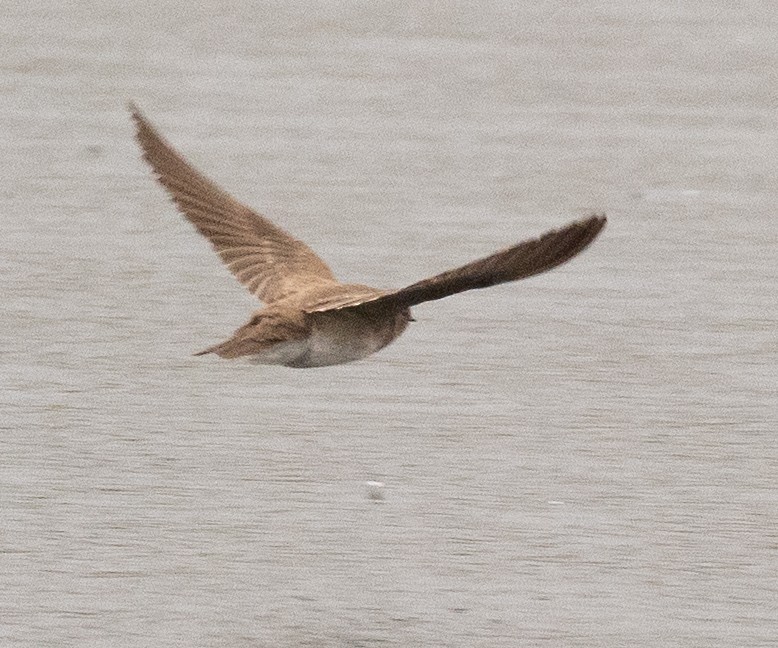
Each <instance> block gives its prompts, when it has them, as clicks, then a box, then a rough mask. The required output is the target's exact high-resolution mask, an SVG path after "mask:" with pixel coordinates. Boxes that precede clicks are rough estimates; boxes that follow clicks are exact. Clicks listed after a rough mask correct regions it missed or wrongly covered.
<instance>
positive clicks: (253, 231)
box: [130, 105, 335, 303]
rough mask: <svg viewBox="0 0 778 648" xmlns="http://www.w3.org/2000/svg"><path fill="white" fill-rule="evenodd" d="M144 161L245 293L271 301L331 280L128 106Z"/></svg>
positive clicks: (300, 246) (298, 246) (315, 260)
mask: <svg viewBox="0 0 778 648" xmlns="http://www.w3.org/2000/svg"><path fill="white" fill-rule="evenodd" d="M130 110H131V112H132V118H133V119H134V121H135V125H136V126H137V137H138V142H140V145H141V147H142V148H143V157H144V159H145V160H146V161H147V162H148V163H149V164H150V165H151V168H152V169H153V170H154V173H155V175H156V177H157V179H158V180H159V181H160V182H161V183H162V185H163V186H164V187H165V189H167V190H168V192H169V194H170V196H171V197H172V198H173V201H174V202H175V204H176V206H177V207H178V209H179V210H180V211H181V212H182V213H183V214H184V216H186V218H187V219H188V220H189V221H190V222H191V223H192V224H193V225H194V226H195V227H196V228H197V230H198V231H199V232H200V233H201V234H202V235H203V236H205V237H206V238H207V239H208V240H209V241H210V242H211V245H212V246H213V247H214V249H215V250H216V252H217V253H218V255H219V256H220V257H221V259H222V261H223V262H224V263H225V264H226V265H227V267H228V268H229V269H230V270H231V271H232V273H233V274H234V275H235V276H236V277H237V278H238V281H240V282H241V283H242V284H243V285H244V286H246V288H248V290H249V292H251V293H252V294H253V295H256V297H258V298H259V299H261V300H262V301H264V302H266V303H272V302H275V301H278V300H280V299H283V298H284V297H287V296H288V295H291V294H293V293H295V292H298V291H299V290H302V289H307V288H310V287H311V286H312V285H323V284H331V283H334V282H335V277H334V276H333V274H332V271H331V270H330V269H329V267H328V266H327V264H326V263H324V261H322V260H321V259H320V258H319V257H318V256H317V255H316V254H315V253H314V252H313V251H312V250H311V249H310V248H309V247H308V246H307V245H305V244H304V243H302V242H301V241H298V240H297V239H295V238H293V237H292V236H290V235H289V234H287V233H286V232H285V231H284V230H282V229H281V228H280V227H277V226H276V225H273V223H271V222H270V221H269V220H267V219H266V218H264V217H263V216H261V215H259V214H258V213H256V212H255V211H253V210H251V209H249V208H248V207H246V206H245V205H243V204H242V203H240V202H238V201H237V200H235V199H234V198H232V196H230V195H229V194H228V193H226V192H225V191H223V190H222V189H221V188H220V187H218V186H217V185H216V184H215V183H213V182H212V181H210V180H209V179H208V178H206V177H205V176H204V175H202V174H201V173H199V172H198V171H197V170H196V169H195V168H194V167H192V166H191V165H190V164H189V163H188V162H187V161H186V160H185V159H184V158H183V157H182V156H181V155H180V154H179V153H178V152H177V151H176V150H175V149H174V148H173V147H172V146H171V145H170V144H168V142H167V141H166V140H165V139H164V138H163V137H162V136H161V135H160V134H159V133H158V132H157V131H156V130H155V129H154V127H153V126H152V125H151V124H150V123H149V122H148V121H147V120H146V118H145V117H144V116H143V115H142V114H141V113H140V111H139V110H138V109H137V108H136V107H135V106H134V105H130Z"/></svg>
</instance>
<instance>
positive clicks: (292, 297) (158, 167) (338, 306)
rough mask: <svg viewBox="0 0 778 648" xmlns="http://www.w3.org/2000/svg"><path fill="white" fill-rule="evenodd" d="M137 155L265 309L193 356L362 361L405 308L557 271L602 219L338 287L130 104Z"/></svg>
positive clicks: (383, 341) (401, 319) (300, 247)
mask: <svg viewBox="0 0 778 648" xmlns="http://www.w3.org/2000/svg"><path fill="white" fill-rule="evenodd" d="M131 110H132V116H133V119H134V120H135V124H136V126H137V137H138V141H139V142H140V145H141V147H142V149H143V156H144V158H145V159H146V161H147V162H148V163H149V164H150V165H151V167H152V169H153V170H154V173H155V175H156V177H157V179H158V180H159V181H160V183H161V184H162V185H163V186H164V187H165V189H167V191H168V192H169V194H170V196H171V197H172V199H173V201H174V202H175V204H176V206H177V207H178V209H179V210H180V211H181V213H182V214H183V215H184V216H185V217H186V218H187V219H188V220H189V221H190V222H191V223H192V224H193V225H194V226H195V228H197V230H198V231H199V232H200V233H201V234H202V235H203V236H204V237H205V238H207V239H208V240H209V241H210V243H211V245H212V246H213V248H214V249H215V250H216V253H217V254H218V255H219V257H220V258H221V259H222V261H223V262H224V263H225V265H226V266H227V267H228V268H229V269H230V271H231V272H232V273H233V274H234V275H235V277H236V278H237V279H238V281H240V282H241V283H242V284H243V285H244V286H246V288H247V289H248V290H249V292H251V293H252V294H253V295H255V296H256V297H257V298H258V299H259V300H260V301H262V302H264V303H265V307H264V308H263V309H261V310H259V311H257V312H256V313H255V314H254V315H253V316H252V318H251V320H249V322H248V323H247V324H245V325H243V326H242V327H240V328H239V329H238V330H237V331H235V333H234V334H233V335H232V336H231V337H230V338H229V339H228V340H226V341H225V342H222V343H220V344H216V345H214V346H212V347H210V348H208V349H206V350H205V351H202V352H200V353H199V354H197V355H202V354H205V353H215V354H217V355H219V356H220V357H222V358H238V357H249V358H250V359H252V361H254V362H258V363H263V364H281V365H286V366H289V367H318V366H326V365H332V364H341V363H344V362H351V361H353V360H358V359H361V358H364V357H366V356H368V355H371V354H372V353H375V352H376V351H378V350H379V349H382V348H383V347H385V346H386V345H387V344H389V343H390V342H392V341H393V340H395V339H396V338H397V337H398V336H399V335H400V334H401V333H402V332H403V331H404V330H405V328H406V327H407V325H408V322H409V321H412V318H411V315H410V310H409V309H410V307H411V306H414V305H416V304H420V303H422V302H426V301H432V300H436V299H442V298H444V297H448V296H450V295H453V294H456V293H459V292H462V291H465V290H472V289H475V288H486V287H488V286H494V285H496V284H500V283H504V282H508V281H516V280H518V279H523V278H525V277H530V276H532V275H536V274H539V273H541V272H545V271H547V270H550V269H551V268H554V267H556V266H558V265H560V264H562V263H564V262H566V261H568V260H570V259H571V258H573V257H574V256H575V255H577V254H578V253H579V252H581V251H582V250H584V249H585V248H586V247H587V246H588V245H589V244H590V243H591V242H592V241H593V240H594V239H595V238H596V236H597V235H598V234H599V232H600V230H601V229H602V228H603V227H604V225H605V217H604V216H591V217H589V218H586V219H584V220H581V221H576V222H573V223H570V224H569V225H567V226H565V227H563V228H561V229H558V230H552V231H550V232H547V233H546V234H544V235H542V236H540V237H539V238H535V239H530V240H526V241H523V242H522V243H519V244H518V245H514V246H512V247H509V248H507V249H505V250H502V251H501V252H497V253H495V254H492V255H490V256H488V257H485V258H483V259H478V260H477V261H473V262H472V263H468V264H466V265H464V266H461V267H459V268H456V269H454V270H449V271H447V272H443V273H441V274H439V275H435V276H434V277H430V278H428V279H424V280H422V281H419V282H417V283H414V284H411V285H410V286H407V287H405V288H402V289H399V290H390V291H382V290H378V289H375V288H370V287H368V286H360V285H352V284H341V283H339V282H338V281H337V279H335V276H334V275H333V273H332V271H331V270H330V268H329V267H328V266H327V264H326V263H325V262H324V261H323V260H322V259H320V258H319V257H318V256H317V255H316V254H315V253H314V252H313V250H311V249H310V248H309V247H308V246H307V245H305V244H304V243H303V242H302V241H299V240H297V239H295V238H294V237H292V236H290V235H289V234H288V233H286V232H285V231H284V230H282V229H281V228H280V227H278V226H277V225H274V224H273V223H271V222H270V221H269V220H268V219H266V218H265V217H264V216H262V215H260V214H258V213H257V212H255V211H253V210H252V209H250V208H249V207H247V206H245V205H243V204H242V203H240V202H238V201H237V200H235V199H234V198H233V197H232V196H230V195H229V194H228V193H226V192H225V191H223V190H222V189H221V188H220V187H219V186H217V185H216V184H215V183H213V182H212V181H211V180H209V179H207V178H206V177H205V176H204V175H202V174H201V173H200V172H199V171H197V170H196V169H195V168H194V167H192V166H191V165H190V164H189V163H188V162H187V161H186V160H185V159H184V158H183V157H182V156H181V155H180V154H179V153H178V152H177V151H176V150H175V149H174V148H173V147H172V146H171V145H170V144H169V143H168V142H167V141H166V140H165V139H164V138H163V137H162V136H161V135H160V134H159V133H157V131H156V130H155V129H154V128H153V127H152V126H151V124H150V123H149V122H148V121H147V120H146V119H145V117H143V115H141V113H140V112H139V111H138V109H137V108H135V107H134V106H131Z"/></svg>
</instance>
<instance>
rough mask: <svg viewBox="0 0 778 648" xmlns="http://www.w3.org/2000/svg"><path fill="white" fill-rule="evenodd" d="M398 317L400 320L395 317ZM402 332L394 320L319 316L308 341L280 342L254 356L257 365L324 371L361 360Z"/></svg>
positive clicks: (402, 326)
mask: <svg viewBox="0 0 778 648" xmlns="http://www.w3.org/2000/svg"><path fill="white" fill-rule="evenodd" d="M398 317H399V316H398ZM404 328H405V321H404V320H403V324H402V325H401V326H399V327H398V325H397V322H396V321H395V318H394V317H391V318H388V319H387V320H381V321H375V320H368V319H366V318H361V317H347V316H344V315H343V314H339V315H337V316H320V317H318V318H317V320H316V322H315V323H314V324H313V326H311V329H310V333H309V334H308V336H307V337H305V338H303V339H300V340H294V341H289V342H279V343H278V344H275V345H274V346H272V347H269V348H267V349H264V350H263V351H262V352H261V353H258V354H256V355H253V356H252V357H251V361H252V362H254V363H257V364H280V365H285V366H287V367H295V368H308V367H327V366H330V365H338V364H344V363H346V362H354V361H355V360H361V359H362V358H366V357H367V356H369V355H372V354H373V353H375V352H376V351H379V350H381V349H383V348H384V347H385V346H386V345H387V344H389V343H390V342H392V341H393V340H394V339H395V338H396V337H397V336H398V335H399V334H400V333H401V332H402V330H403V329H404Z"/></svg>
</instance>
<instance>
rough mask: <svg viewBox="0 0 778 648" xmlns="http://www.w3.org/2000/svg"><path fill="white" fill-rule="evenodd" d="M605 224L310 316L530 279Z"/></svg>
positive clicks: (549, 236) (575, 227) (376, 308)
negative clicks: (357, 302)
mask: <svg viewBox="0 0 778 648" xmlns="http://www.w3.org/2000/svg"><path fill="white" fill-rule="evenodd" d="M605 223H606V219H605V216H591V217H590V218H587V219H584V220H581V221H576V222H574V223H570V224H569V225H567V226H565V227H563V228H561V229H558V230H552V231H550V232H547V233H546V234H543V235H542V236H541V237H539V238H535V239H530V240H528V241H524V242H522V243H519V244H518V245H514V246H513V247H510V248H508V249H506V250H503V251H502V252H497V253H495V254H492V255H491V256H488V257H486V258H483V259H479V260H477V261H473V262H472V263H468V264H467V265H464V266H462V267H460V268H456V269H454V270H449V271H447V272H443V273H441V274H439V275H436V276H434V277H430V278H429V279H424V280H422V281H419V282H417V283H415V284H411V285H410V286H407V287H406V288H401V289H400V290H395V291H391V292H388V293H386V294H384V295H382V296H380V297H377V298H375V299H371V300H364V301H362V302H361V303H359V304H348V305H345V306H341V307H339V308H335V309H328V308H324V309H314V310H313V312H320V311H323V310H344V309H354V310H362V311H364V312H366V313H369V312H380V311H398V310H403V309H405V308H410V307H411V306H415V305H416V304H421V303H422V302H426V301H432V300H435V299H443V298H444V297H448V296H450V295H454V294H456V293H460V292H463V291H465V290H473V289H475V288H488V287H489V286H494V285H497V284H501V283H505V282H507V281H516V280H517V279H524V278H525V277H531V276H532V275H536V274H540V273H541V272H546V271H547V270H551V269H552V268H555V267H556V266H558V265H561V264H562V263H564V262H565V261H569V260H570V259H572V258H573V257H574V256H575V255H576V254H578V253H580V252H581V251H582V250H584V249H585V248H586V247H587V246H588V245H589V244H590V243H591V242H592V241H593V240H594V239H595V238H596V237H597V235H598V234H599V233H600V230H602V228H603V227H604V226H605Z"/></svg>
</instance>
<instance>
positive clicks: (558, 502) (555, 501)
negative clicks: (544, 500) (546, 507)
mask: <svg viewBox="0 0 778 648" xmlns="http://www.w3.org/2000/svg"><path fill="white" fill-rule="evenodd" d="M548 503H549V504H564V502H562V501H561V500H548Z"/></svg>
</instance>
